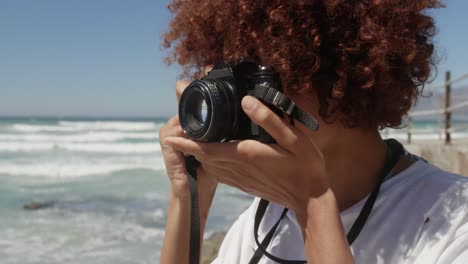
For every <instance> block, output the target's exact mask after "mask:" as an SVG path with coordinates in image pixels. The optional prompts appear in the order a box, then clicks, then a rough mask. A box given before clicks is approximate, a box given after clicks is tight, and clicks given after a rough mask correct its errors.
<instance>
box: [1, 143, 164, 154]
mask: <svg viewBox="0 0 468 264" xmlns="http://www.w3.org/2000/svg"><path fill="white" fill-rule="evenodd" d="M60 150H66V151H75V152H91V153H120V154H125V153H131V154H137V153H139V154H146V153H160V152H161V147H160V146H159V144H157V143H54V142H24V141H21V142H20V141H12V142H0V152H43V151H60Z"/></svg>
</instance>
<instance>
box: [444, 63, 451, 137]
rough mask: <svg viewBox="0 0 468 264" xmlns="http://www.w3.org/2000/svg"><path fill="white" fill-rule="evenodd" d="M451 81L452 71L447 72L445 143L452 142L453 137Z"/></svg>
mask: <svg viewBox="0 0 468 264" xmlns="http://www.w3.org/2000/svg"><path fill="white" fill-rule="evenodd" d="M450 99H451V83H450V71H447V72H446V73H445V144H450V143H451V142H452V139H451V137H450V124H451V118H452V111H451V110H450V109H449V108H450V105H451V100H450Z"/></svg>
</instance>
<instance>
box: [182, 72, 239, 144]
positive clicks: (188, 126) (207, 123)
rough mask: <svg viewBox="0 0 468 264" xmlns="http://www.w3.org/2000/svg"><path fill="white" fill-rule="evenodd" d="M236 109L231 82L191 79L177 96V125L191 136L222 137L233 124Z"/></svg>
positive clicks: (214, 139) (219, 138) (217, 139)
mask: <svg viewBox="0 0 468 264" xmlns="http://www.w3.org/2000/svg"><path fill="white" fill-rule="evenodd" d="M236 110H237V109H236V106H235V95H234V94H233V89H232V87H231V84H229V83H228V82H225V81H220V80H207V79H202V80H199V81H195V82H192V83H191V84H190V85H189V86H188V87H187V88H185V90H184V92H183V93H182V95H181V97H180V102H179V120H180V125H181V127H182V129H183V131H184V133H185V134H186V135H187V136H188V137H190V138H192V139H194V140H198V141H210V142H214V141H216V142H218V141H224V140H227V139H228V138H229V137H230V135H231V133H232V130H233V128H234V127H235V123H236V113H237V112H236Z"/></svg>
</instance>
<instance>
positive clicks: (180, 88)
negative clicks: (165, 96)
mask: <svg viewBox="0 0 468 264" xmlns="http://www.w3.org/2000/svg"><path fill="white" fill-rule="evenodd" d="M189 84H190V82H189V81H186V80H178V81H177V82H176V97H177V103H179V100H180V96H181V95H182V92H183V91H184V90H185V88H187V86H188V85H189Z"/></svg>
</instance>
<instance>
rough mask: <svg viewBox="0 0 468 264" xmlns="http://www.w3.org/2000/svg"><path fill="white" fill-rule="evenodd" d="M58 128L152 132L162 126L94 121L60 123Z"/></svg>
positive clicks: (148, 123)
mask: <svg viewBox="0 0 468 264" xmlns="http://www.w3.org/2000/svg"><path fill="white" fill-rule="evenodd" d="M59 125H60V126H63V127H70V128H75V129H80V130H119V131H141V130H154V129H158V128H159V127H161V125H162V124H158V123H153V122H121V121H95V122H72V121H60V122H59Z"/></svg>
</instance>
